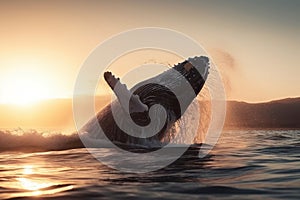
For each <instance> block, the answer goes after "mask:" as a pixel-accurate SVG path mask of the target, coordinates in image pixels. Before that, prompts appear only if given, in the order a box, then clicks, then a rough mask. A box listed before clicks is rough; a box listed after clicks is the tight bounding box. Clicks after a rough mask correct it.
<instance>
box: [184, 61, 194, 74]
mask: <svg viewBox="0 0 300 200" xmlns="http://www.w3.org/2000/svg"><path fill="white" fill-rule="evenodd" d="M183 67H184V69H185V71H187V72H189V71H190V70H191V69H192V68H193V67H194V66H193V65H192V64H191V63H190V62H187V63H186V64H185V65H184V66H183Z"/></svg>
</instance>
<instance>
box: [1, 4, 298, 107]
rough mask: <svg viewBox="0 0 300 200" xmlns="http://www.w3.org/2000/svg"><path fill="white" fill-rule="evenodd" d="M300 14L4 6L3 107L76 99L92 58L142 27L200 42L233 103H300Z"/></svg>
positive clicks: (256, 8) (281, 8)
mask: <svg viewBox="0 0 300 200" xmlns="http://www.w3.org/2000/svg"><path fill="white" fill-rule="evenodd" d="M299 13H300V1H297V0H295V1H292V0H290V1H280V0H270V1H267V0H264V1H261V0H251V1H246V0H245V1H240V0H232V1H223V0H220V1H199V0H195V1H126V2H125V1H111V2H109V1H22V0H20V1H14V0H9V1H1V2H0V24H1V26H0V33H1V37H0V102H1V103H20V102H27V101H28V102H30V101H33V100H38V99H45V98H71V97H72V92H73V87H74V83H75V80H76V76H77V73H78V71H79V69H80V67H81V64H82V63H83V61H84V60H85V59H86V58H87V56H88V55H89V53H90V52H91V51H92V50H93V49H94V48H95V47H96V46H97V45H98V44H99V43H101V42H103V41H104V40H105V39H107V38H108V37H111V36H112V35H115V34H118V33H119V32H122V31H126V30H128V29H133V28H138V27H163V28H169V29H174V30H176V31H179V32H182V33H184V34H186V35H188V36H190V37H192V38H194V39H195V40H196V41H197V42H199V43H200V44H201V45H202V46H203V47H204V48H205V49H206V50H207V51H208V53H209V54H210V55H211V56H212V58H213V60H214V61H215V62H216V63H217V65H218V67H219V68H220V70H221V73H222V75H223V79H224V82H225V84H226V92H227V98H228V99H233V100H241V101H247V102H261V101H269V100H272V99H280V98H286V97H295V96H300V79H299V75H300V66H299V64H300V61H299V54H300V37H299V35H300V21H299ZM150 58H151V57H150ZM161 59H162V60H161V61H163V62H167V63H168V62H170V63H171V64H173V63H172V60H169V61H168V60H163V58H161ZM146 61H147V60H146ZM124 66H125V65H124ZM125 70H126V69H125Z"/></svg>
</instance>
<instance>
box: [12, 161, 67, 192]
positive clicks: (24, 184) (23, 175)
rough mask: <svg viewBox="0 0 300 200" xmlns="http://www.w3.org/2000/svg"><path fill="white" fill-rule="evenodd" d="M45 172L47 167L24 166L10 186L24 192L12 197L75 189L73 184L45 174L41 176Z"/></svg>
mask: <svg viewBox="0 0 300 200" xmlns="http://www.w3.org/2000/svg"><path fill="white" fill-rule="evenodd" d="M45 172H46V170H45V169H42V168H38V167H37V166H34V165H25V166H23V167H22V168H21V172H20V175H19V177H18V178H16V179H15V180H16V181H15V182H14V183H11V184H10V185H9V186H8V187H13V188H17V189H20V190H22V191H23V192H20V193H16V194H14V195H12V196H10V197H19V196H22V197H30V196H40V195H48V194H55V193H59V192H62V191H66V190H71V189H73V185H68V184H61V183H59V182H57V181H53V179H50V178H47V177H45V176H42V177H41V176H39V174H40V173H42V174H44V173H45Z"/></svg>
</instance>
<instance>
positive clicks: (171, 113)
mask: <svg viewBox="0 0 300 200" xmlns="http://www.w3.org/2000/svg"><path fill="white" fill-rule="evenodd" d="M208 69H209V59H208V58H207V57H205V56H199V57H194V58H189V59H188V60H185V61H183V62H181V63H178V64H177V65H174V67H173V68H171V69H170V70H167V71H165V72H163V73H162V74H160V75H157V76H155V77H153V78H150V79H148V80H145V81H142V82H141V83H138V84H137V85H136V86H134V87H133V89H131V92H132V93H133V94H135V95H138V96H139V99H140V101H141V102H142V103H143V104H145V105H147V107H148V108H150V107H151V106H153V105H155V104H160V105H162V106H163V107H164V109H165V110H166V114H167V119H166V121H165V123H164V125H163V128H162V129H161V130H160V131H159V132H158V133H157V134H155V135H154V136H151V137H147V138H146V140H149V141H161V140H162V138H163V137H164V135H165V133H166V132H167V131H168V130H169V129H170V127H172V126H173V125H174V123H175V122H176V121H177V120H179V119H180V117H181V115H182V111H185V110H186V109H187V107H188V105H189V104H190V103H191V102H192V101H193V99H194V98H190V99H186V100H185V101H186V106H184V107H180V104H179V101H178V99H177V97H176V95H175V94H174V93H173V92H172V88H175V87H180V86H181V85H182V84H181V82H183V81H185V82H187V83H188V84H189V85H190V86H191V87H192V89H193V92H194V93H195V94H194V97H196V96H197V95H198V94H199V92H200V91H201V89H202V87H203V86H204V83H205V81H206V79H207V76H208ZM174 70H176V71H177V72H179V73H180V75H181V76H180V77H179V76H178V73H176V74H177V75H175V73H174ZM151 80H156V82H155V83H151V82H152V81H151ZM157 81H158V82H159V83H160V82H161V83H162V84H159V83H157ZM165 85H167V86H168V87H166V86H165ZM111 87H112V86H111ZM112 88H113V87H112ZM132 90H133V91H132ZM185 92H186V91H185V90H184V89H183V91H182V95H187V94H185ZM187 96H188V95H187ZM131 100H132V99H131ZM131 100H130V102H129V104H131V103H132V101H131ZM115 101H117V100H115ZM114 103H115V102H112V103H111V104H109V105H107V106H106V107H104V108H103V109H102V110H101V111H100V112H98V113H97V115H96V117H97V120H98V123H99V125H100V126H101V128H102V130H103V132H104V133H105V135H106V137H107V138H108V139H109V140H110V141H112V142H113V143H117V144H120V143H121V144H140V143H143V141H145V139H144V138H138V137H134V136H131V135H128V134H127V133H125V132H124V131H123V130H121V129H120V128H119V126H118V125H117V124H116V122H115V119H114V117H113V113H112V110H111V106H112V104H114ZM117 109H122V108H121V106H118V105H117ZM129 110H130V109H129ZM130 116H131V118H132V120H133V121H134V122H135V123H136V124H137V125H140V126H146V125H148V124H149V123H150V121H151V120H150V117H149V111H144V112H130ZM87 131H88V130H87Z"/></svg>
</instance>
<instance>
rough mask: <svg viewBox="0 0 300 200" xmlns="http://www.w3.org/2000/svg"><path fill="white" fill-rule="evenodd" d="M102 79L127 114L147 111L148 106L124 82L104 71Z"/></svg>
mask: <svg viewBox="0 0 300 200" xmlns="http://www.w3.org/2000/svg"><path fill="white" fill-rule="evenodd" d="M104 79H105V81H106V82H107V84H108V85H109V86H110V88H111V89H112V90H113V91H114V93H115V95H116V96H117V98H118V101H119V102H120V104H121V106H122V107H123V109H124V110H125V111H126V112H127V113H128V114H130V113H135V112H145V111H148V106H147V105H146V104H144V103H143V102H142V101H141V100H140V97H139V96H138V95H136V94H133V93H132V92H131V91H130V90H128V89H127V86H126V84H123V83H121V81H120V79H119V78H116V77H115V76H114V75H113V74H112V73H111V72H105V73H104Z"/></svg>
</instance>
